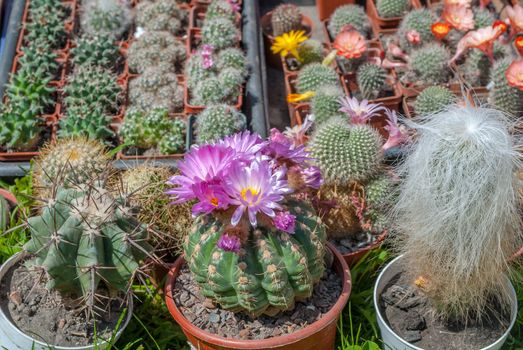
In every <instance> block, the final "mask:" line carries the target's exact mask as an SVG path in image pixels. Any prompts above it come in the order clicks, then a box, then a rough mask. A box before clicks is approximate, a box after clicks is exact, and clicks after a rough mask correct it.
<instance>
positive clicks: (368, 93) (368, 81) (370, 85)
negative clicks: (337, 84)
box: [356, 63, 387, 100]
mask: <svg viewBox="0 0 523 350" xmlns="http://www.w3.org/2000/svg"><path fill="white" fill-rule="evenodd" d="M356 80H357V82H358V86H359V88H360V91H361V95H362V97H363V98H364V99H367V100H374V99H376V98H378V97H379V95H380V93H381V92H382V91H383V89H384V88H385V87H386V80H387V71H386V70H385V68H383V67H381V66H378V65H376V64H373V63H365V64H363V65H361V66H360V67H359V68H358V72H357V73H356Z"/></svg>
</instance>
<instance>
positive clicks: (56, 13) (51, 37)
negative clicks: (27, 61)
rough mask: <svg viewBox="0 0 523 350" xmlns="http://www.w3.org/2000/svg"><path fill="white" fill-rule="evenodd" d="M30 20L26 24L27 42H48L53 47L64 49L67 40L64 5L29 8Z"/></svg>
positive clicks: (29, 43) (30, 43) (25, 38)
mask: <svg viewBox="0 0 523 350" xmlns="http://www.w3.org/2000/svg"><path fill="white" fill-rule="evenodd" d="M28 17H29V21H28V22H27V23H26V24H25V30H26V31H27V34H26V35H25V36H24V40H25V44H26V45H27V46H31V45H32V43H35V42H41V41H44V42H47V43H48V44H49V45H50V46H51V48H52V49H54V50H57V49H62V48H63V47H64V46H65V44H66V41H67V32H66V30H65V26H64V17H65V11H64V9H63V8H62V7H57V8H49V7H35V8H33V9H31V10H29V14H28Z"/></svg>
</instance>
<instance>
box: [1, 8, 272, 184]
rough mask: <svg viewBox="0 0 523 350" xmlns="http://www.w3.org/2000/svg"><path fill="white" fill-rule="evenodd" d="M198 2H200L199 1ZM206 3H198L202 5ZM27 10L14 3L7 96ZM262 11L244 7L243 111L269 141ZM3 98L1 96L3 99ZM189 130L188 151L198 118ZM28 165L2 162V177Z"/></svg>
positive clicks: (5, 64) (172, 163)
mask: <svg viewBox="0 0 523 350" xmlns="http://www.w3.org/2000/svg"><path fill="white" fill-rule="evenodd" d="M195 2H196V1H195ZM202 3H203V4H205V2H198V4H200V5H201V4H202ZM24 7H25V0H17V1H14V5H13V10H12V11H11V15H10V18H9V28H8V30H9V32H8V35H7V37H6V43H5V44H6V46H5V50H4V53H3V55H2V57H1V60H0V80H1V79H3V80H1V83H0V89H1V90H0V93H1V94H2V95H3V89H4V84H5V83H6V81H7V78H8V72H9V71H10V69H11V64H12V62H13V58H14V56H15V53H16V44H17V41H18V36H19V34H20V27H21V25H20V23H21V19H22V14H23V11H24ZM259 18H260V10H259V4H258V2H257V1H244V2H243V4H242V22H241V23H242V45H243V48H244V50H245V53H246V55H247V59H248V62H249V65H250V67H249V68H250V75H249V78H248V79H247V82H246V85H245V88H244V96H243V106H242V110H243V112H244V113H245V115H246V116H247V118H248V120H249V123H250V129H251V130H252V131H254V132H257V133H259V134H260V135H261V136H262V137H266V136H267V134H268V128H269V122H268V120H269V118H268V114H267V97H266V96H267V95H266V91H267V82H266V78H265V77H266V68H265V60H264V59H263V54H262V53H263V42H262V33H261V30H259V28H260V25H259ZM0 98H1V96H0ZM188 121H189V122H188V128H187V149H189V148H190V146H191V145H192V143H193V132H192V125H193V121H194V117H193V116H191V117H189V120H188ZM178 160H179V159H154V158H151V159H126V160H123V159H118V160H115V161H114V162H113V164H114V166H115V167H116V168H117V169H128V168H133V167H136V166H139V165H141V164H144V163H146V164H149V165H158V166H168V167H172V168H175V167H176V165H177V162H178ZM29 167H30V165H29V162H28V161H22V162H20V161H0V177H20V176H24V175H25V174H26V173H27V172H28V171H29Z"/></svg>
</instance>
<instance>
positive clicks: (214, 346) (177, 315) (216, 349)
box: [165, 243, 351, 350]
mask: <svg viewBox="0 0 523 350" xmlns="http://www.w3.org/2000/svg"><path fill="white" fill-rule="evenodd" d="M327 246H328V248H329V249H330V250H331V251H332V253H333V256H334V262H333V267H334V269H335V271H336V272H337V273H338V275H339V276H340V278H341V279H342V283H343V290H342V293H341V295H340V297H339V299H338V301H337V302H336V304H334V306H333V307H332V308H331V309H330V310H329V311H328V312H327V313H326V314H325V315H323V317H322V318H321V319H320V320H318V321H316V322H314V323H313V324H311V325H309V326H307V327H306V328H303V329H301V330H299V331H296V332H294V333H292V334H287V335H283V336H279V337H274V338H269V339H263V340H240V339H229V338H224V337H220V336H218V335H215V334H211V333H208V332H206V331H204V330H202V329H200V328H198V327H196V326H194V325H193V324H192V323H191V322H189V321H188V320H187V319H186V318H185V317H184V316H183V313H182V312H181V311H180V310H179V309H178V307H177V306H176V303H175V301H174V299H173V288H174V284H175V281H176V277H177V276H178V274H179V272H180V269H181V268H182V266H183V265H184V264H185V260H184V258H183V257H180V258H178V260H176V262H175V264H174V266H173V268H172V269H171V271H169V275H168V277H167V283H166V284H165V302H166V303H167V308H168V309H169V312H170V313H171V315H172V316H173V317H174V319H175V321H176V322H177V323H178V324H179V325H180V326H181V327H182V330H183V332H184V333H185V335H186V336H187V338H188V339H189V342H190V343H191V344H192V345H193V347H194V348H195V349H199V350H234V349H260V350H261V349H272V350H274V349H278V350H291V349H296V350H316V349H318V344H322V346H321V349H324V350H327V349H333V348H334V344H335V340H336V326H337V323H338V318H339V317H340V314H341V312H342V311H343V308H344V307H345V304H346V303H347V301H348V300H349V295H350V291H351V277H350V271H349V267H348V266H347V264H346V263H345V260H343V257H342V256H341V255H340V253H338V252H337V251H336V249H334V248H333V246H332V245H331V244H330V243H327Z"/></svg>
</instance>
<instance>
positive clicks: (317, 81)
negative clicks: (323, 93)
mask: <svg viewBox="0 0 523 350" xmlns="http://www.w3.org/2000/svg"><path fill="white" fill-rule="evenodd" d="M325 85H332V86H340V81H339V79H338V74H337V73H336V71H335V70H334V69H332V68H331V67H327V66H324V65H322V64H321V63H310V64H308V65H306V66H304V67H303V68H302V69H301V70H300V73H299V74H298V80H297V83H296V87H297V90H298V92H299V93H305V92H307V91H316V90H318V89H319V88H320V87H322V86H325Z"/></svg>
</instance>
